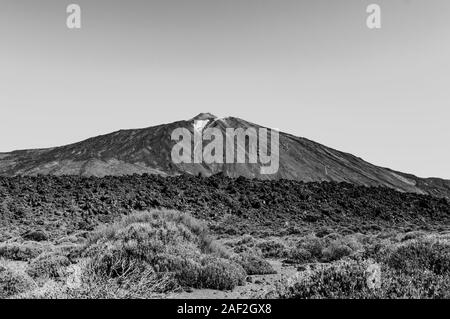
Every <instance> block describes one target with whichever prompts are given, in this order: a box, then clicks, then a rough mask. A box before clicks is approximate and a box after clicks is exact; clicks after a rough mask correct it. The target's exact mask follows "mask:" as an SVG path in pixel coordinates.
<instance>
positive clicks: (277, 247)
mask: <svg viewBox="0 0 450 319" xmlns="http://www.w3.org/2000/svg"><path fill="white" fill-rule="evenodd" d="M256 247H257V248H259V249H260V250H261V253H262V255H263V257H264V258H284V257H286V256H287V254H288V253H287V248H286V246H285V245H284V244H283V243H281V242H279V241H276V240H266V241H263V242H260V243H258V244H257V245H256Z"/></svg>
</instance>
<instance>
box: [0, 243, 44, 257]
mask: <svg viewBox="0 0 450 319" xmlns="http://www.w3.org/2000/svg"><path fill="white" fill-rule="evenodd" d="M45 249H46V247H45V246H44V245H42V244H40V243H37V242H34V241H25V242H10V243H2V244H0V257H3V258H5V259H10V260H30V259H33V258H36V257H37V256H39V255H40V254H41V253H42V252H43V251H44V250H45Z"/></svg>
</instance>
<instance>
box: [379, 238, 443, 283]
mask: <svg viewBox="0 0 450 319" xmlns="http://www.w3.org/2000/svg"><path fill="white" fill-rule="evenodd" d="M386 264H387V265H389V266H390V267H391V268H393V269H396V270H400V271H402V272H405V273H411V272H415V271H416V270H429V271H432V272H434V273H435V274H437V275H449V274H450V242H440V241H434V240H429V239H424V240H413V241H410V242H407V243H406V244H402V245H400V246H398V247H397V248H396V249H395V250H394V251H393V252H392V253H391V254H390V256H389V257H388V258H387V260H386Z"/></svg>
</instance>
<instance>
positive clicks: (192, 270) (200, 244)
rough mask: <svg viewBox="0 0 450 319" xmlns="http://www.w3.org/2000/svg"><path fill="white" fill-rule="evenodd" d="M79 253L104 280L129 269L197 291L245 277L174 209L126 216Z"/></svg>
mask: <svg viewBox="0 0 450 319" xmlns="http://www.w3.org/2000/svg"><path fill="white" fill-rule="evenodd" d="M84 254H85V256H88V257H90V259H91V261H90V263H91V267H92V269H94V271H95V272H96V273H102V274H106V277H108V278H116V277H120V276H122V275H123V274H124V272H125V270H126V269H130V267H131V269H146V268H150V269H152V270H153V271H154V272H157V273H173V274H174V277H175V278H176V280H177V281H178V282H179V284H181V285H184V286H190V287H196V288H213V289H231V287H234V286H236V285H237V284H240V283H242V282H243V280H244V278H245V272H244V271H243V270H242V267H241V266H240V265H238V264H236V263H235V262H233V261H231V260H229V256H230V255H229V253H228V252H227V251H226V249H225V248H224V247H222V246H221V245H219V244H218V243H216V242H215V241H214V240H212V238H211V237H210V236H209V235H208V230H207V228H206V226H204V224H202V223H200V222H199V221H197V220H196V219H194V218H192V217H190V216H189V215H186V214H182V213H179V212H176V211H163V210H157V211H151V212H143V213H136V214H133V215H130V216H127V217H126V218H125V219H124V220H122V221H121V222H119V223H116V224H113V225H111V226H108V227H106V228H102V229H101V230H99V231H97V232H95V233H94V234H93V235H92V236H90V237H89V242H88V245H87V246H86V250H85V253H84ZM211 258H213V259H211ZM213 262H214V263H215V266H214V267H213V265H212V263H213ZM219 269H220V271H218V270H219ZM212 274H214V275H215V276H217V278H215V279H212V278H211V276H212Z"/></svg>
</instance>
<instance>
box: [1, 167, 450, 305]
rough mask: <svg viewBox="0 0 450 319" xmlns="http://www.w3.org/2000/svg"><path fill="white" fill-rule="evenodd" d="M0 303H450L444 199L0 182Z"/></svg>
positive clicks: (314, 187)
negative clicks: (157, 300) (288, 300)
mask: <svg viewBox="0 0 450 319" xmlns="http://www.w3.org/2000/svg"><path fill="white" fill-rule="evenodd" d="M0 217H1V220H0V298H183V299H187V298H449V297H450V203H449V201H448V199H445V198H438V197H432V196H429V195H421V194H413V193H404V192H399V191H396V190H393V189H390V188H385V187H364V186H356V185H353V184H349V183H335V182H322V183H320V182H314V183H303V182H296V181H290V180H277V181H263V180H253V179H246V178H237V179H232V178H228V177H224V176H222V175H215V176H212V177H208V178H204V177H199V176H190V175H180V176H175V177H160V176H156V175H142V176H140V175H132V176H122V177H103V178H96V177H74V176H61V177H55V176H34V177H1V178H0Z"/></svg>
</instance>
